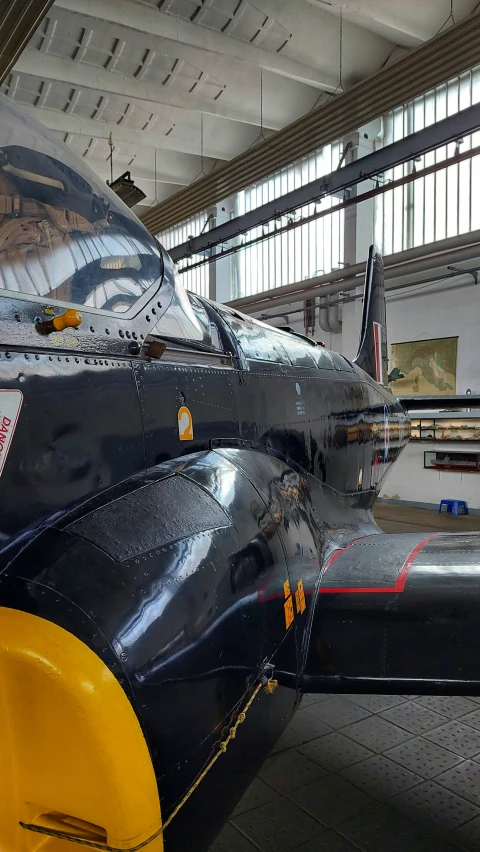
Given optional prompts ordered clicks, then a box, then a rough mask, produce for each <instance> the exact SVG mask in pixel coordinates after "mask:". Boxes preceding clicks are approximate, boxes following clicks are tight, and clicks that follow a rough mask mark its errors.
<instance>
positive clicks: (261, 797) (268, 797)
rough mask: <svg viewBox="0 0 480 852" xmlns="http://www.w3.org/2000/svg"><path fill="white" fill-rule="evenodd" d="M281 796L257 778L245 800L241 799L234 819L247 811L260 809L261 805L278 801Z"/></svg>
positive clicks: (244, 797)
mask: <svg viewBox="0 0 480 852" xmlns="http://www.w3.org/2000/svg"><path fill="white" fill-rule="evenodd" d="M279 796H280V794H279V793H277V791H276V790H274V789H273V788H272V787H270V786H269V785H268V784H265V782H264V781H261V780H260V778H255V779H254V780H253V781H252V783H251V784H250V787H249V788H248V790H247V792H246V793H245V794H244V796H243V798H242V799H240V801H239V803H238V805H237V807H236V808H235V810H234V812H233V814H232V819H234V818H235V817H236V816H238V815H239V814H244V813H246V812H247V811H251V810H253V808H258V807H260V805H266V804H267V802H273V801H274V799H278V798H279Z"/></svg>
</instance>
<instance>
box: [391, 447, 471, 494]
mask: <svg viewBox="0 0 480 852" xmlns="http://www.w3.org/2000/svg"><path fill="white" fill-rule="evenodd" d="M459 449H461V450H465V452H472V453H475V452H478V453H480V443H477V444H473V443H472V444H470V443H468V444H467V443H465V444H461V446H459V445H458V442H455V443H449V442H448V443H447V442H445V443H443V442H442V443H441V444H440V443H438V442H437V443H434V442H432V443H430V442H427V441H425V442H423V441H410V443H409V444H407V446H406V447H405V449H404V451H403V453H402V455H401V456H400V458H399V460H398V461H397V463H396V464H395V465H394V466H393V468H392V469H391V471H390V473H389V475H388V477H387V480H386V482H385V484H384V486H383V488H382V491H381V493H380V496H381V497H383V498H384V499H386V500H388V499H390V500H404V501H405V502H407V503H409V502H413V503H434V504H435V505H438V504H439V503H440V500H442V499H443V500H456V499H458V500H466V501H467V503H468V506H469V508H470V509H480V474H478V473H456V472H454V471H448V470H424V467H423V459H424V456H423V454H424V452H425V451H428V450H442V451H443V450H445V451H446V452H448V451H449V450H457V451H458V450H459Z"/></svg>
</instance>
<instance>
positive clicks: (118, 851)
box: [20, 679, 278, 852]
mask: <svg viewBox="0 0 480 852" xmlns="http://www.w3.org/2000/svg"><path fill="white" fill-rule="evenodd" d="M277 686H278V681H277V680H272V679H270V680H268V681H266V680H265V679H262V680H261V681H260V683H258V684H257V686H256V687H255V689H254V691H253V692H252V694H251V696H250V698H249V699H248V701H247V703H246V705H245V707H244V708H243V710H242V712H241V713H239V714H238V716H237V718H236V720H235V724H234V725H232V727H231V728H230V730H229V732H228V736H227V737H226V738H225V739H224V740H222V741H221V742H220V743H219V745H218V751H217V752H215V754H214V755H213V757H212V758H211V759H210V760H209V761H208V763H207V765H206V766H205V769H203V771H202V772H201V773H200V775H199V776H198V777H197V778H196V780H195V781H194V782H193V784H192V785H191V787H189V789H188V790H187V792H186V793H185V795H184V797H183V799H181V800H180V802H179V803H178V805H177V806H176V808H174V810H173V811H172V813H171V814H170V816H169V817H168V819H167V820H165V822H164V824H163V825H162V827H161V828H159V829H158V831H156V832H155V834H152V835H151V836H150V837H147V839H146V840H143V841H142V842H141V843H138V844H137V846H131V847H130V848H129V849H125V848H117V847H115V846H107V845H106V844H105V843H95V842H94V841H93V840H83V839H82V838H80V837H72V836H71V835H68V834H65V832H62V831H55V830H52V829H51V828H44V827H43V826H41V825H35V824H34V823H25V822H20V825H21V827H22V828H25V829H26V830H27V831H33V832H35V833H36V834H46V835H48V836H49V837H57V838H58V839H59V840H68V842H69V843H76V844H77V845H78V846H89V847H90V848H91V849H100V850H102V852H139V850H140V849H143V848H144V847H145V846H148V844H149V843H153V841H154V840H156V839H157V837H160V835H161V834H163V832H164V831H165V829H166V828H168V826H169V825H170V823H171V822H172V820H173V819H174V817H176V816H177V814H178V812H179V811H180V810H181V809H182V808H183V806H184V804H185V803H186V802H188V800H189V798H190V796H191V795H192V793H194V792H195V790H196V789H197V787H198V786H199V784H200V783H201V782H202V781H203V779H204V778H205V776H206V775H207V774H208V773H209V772H210V770H211V768H212V766H213V765H214V764H215V763H216V762H217V760H218V758H219V757H220V755H221V754H225V752H226V750H227V748H228V744H229V743H230V742H231V740H234V739H235V737H236V734H237V728H238V726H239V725H241V724H242V723H243V722H244V721H245V719H246V716H247V713H248V711H249V709H250V707H251V706H252V704H253V702H254V701H255V698H256V697H257V695H258V693H259V692H260V690H261V689H262V687H264V689H265V692H266V693H267V695H272V693H273V692H274V691H275V689H276V688H277Z"/></svg>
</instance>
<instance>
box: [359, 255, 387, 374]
mask: <svg viewBox="0 0 480 852" xmlns="http://www.w3.org/2000/svg"><path fill="white" fill-rule="evenodd" d="M387 359H388V356H387V323H386V310H385V277H384V269H383V258H382V255H381V254H380V252H379V251H378V249H377V247H376V246H374V245H372V246H370V251H369V253H368V261H367V270H366V274H365V294H364V300H363V317H362V331H361V334H360V346H359V348H358V352H357V354H356V356H355V358H354V362H355V364H357V365H358V366H359V367H361V368H362V370H364V371H365V372H366V373H368V375H369V376H371V377H372V379H375V381H376V382H379V383H380V384H382V385H386V384H387V383H388V360H387Z"/></svg>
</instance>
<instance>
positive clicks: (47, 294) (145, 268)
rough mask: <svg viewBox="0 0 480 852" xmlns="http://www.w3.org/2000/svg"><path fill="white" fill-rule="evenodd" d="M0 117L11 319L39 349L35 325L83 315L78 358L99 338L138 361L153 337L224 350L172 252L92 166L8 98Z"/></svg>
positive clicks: (0, 218)
mask: <svg viewBox="0 0 480 852" xmlns="http://www.w3.org/2000/svg"><path fill="white" fill-rule="evenodd" d="M0 117H1V119H2V120H1V122H0V295H2V296H5V297H7V298H6V299H5V300H2V316H3V317H4V318H6V316H7V315H8V313H9V307H10V309H11V310H10V313H11V314H12V316H14V317H15V318H16V319H17V318H18V317H19V320H18V319H17V322H18V321H21V322H22V325H23V323H24V322H25V324H26V326H27V327H29V334H28V335H27V336H28V337H29V342H30V343H32V342H35V343H37V344H38V345H39V346H42V343H44V341H42V339H41V335H37V336H35V335H34V333H33V330H32V325H33V326H34V327H36V328H37V330H38V328H39V327H40V326H41V325H42V324H44V321H45V320H48V317H49V316H50V315H53V314H55V315H56V314H58V313H59V312H61V310H62V309H65V308H67V309H68V308H74V309H76V310H77V311H79V312H80V313H81V317H82V321H81V324H79V326H78V328H76V329H75V332H73V331H72V332H71V333H70V338H69V340H70V344H72V345H76V346H77V347H78V348H79V350H81V349H84V348H85V347H86V348H88V347H89V346H90V347H91V345H92V344H93V343H94V340H93V338H92V334H94V335H95V341H96V342H97V343H98V338H99V337H101V338H103V348H105V347H107V348H108V349H109V350H112V349H113V350H114V351H117V352H118V351H119V348H120V349H121V348H122V346H123V348H124V349H125V348H126V349H127V352H130V353H132V352H133V348H132V347H133V343H132V341H138V343H141V341H142V340H145V339H146V338H147V336H149V335H152V334H153V335H154V336H160V337H166V338H171V339H174V340H178V341H185V342H188V343H189V344H190V345H193V346H195V345H196V346H198V347H199V348H206V349H210V350H213V351H222V344H221V341H220V336H219V333H218V329H217V327H216V325H215V323H214V322H213V323H212V321H211V317H209V316H208V314H207V311H206V310H205V307H204V305H203V304H202V302H201V300H200V299H198V298H197V297H196V296H194V295H193V294H187V293H186V291H185V290H184V288H183V286H182V284H181V282H180V277H179V275H178V274H177V273H176V271H175V270H174V267H173V264H172V263H171V261H170V258H169V257H168V255H167V254H166V252H164V251H163V249H162V248H161V246H160V245H159V244H158V242H157V241H156V240H155V238H154V237H153V236H152V235H151V234H150V233H149V232H148V231H147V230H146V228H144V226H143V225H142V224H141V223H140V222H139V220H138V219H137V218H136V217H135V216H134V215H133V213H132V212H131V211H130V210H129V208H128V207H126V206H125V205H124V204H123V202H121V201H120V200H119V199H118V197H117V196H116V195H115V193H114V192H112V191H111V190H110V188H109V187H108V186H107V185H105V184H103V183H102V181H101V180H99V179H98V178H97V177H96V175H94V173H93V172H91V171H90V169H89V167H88V163H87V162H85V160H80V159H79V158H78V157H76V156H74V155H72V154H71V153H70V152H69V150H68V149H67V148H65V146H63V145H60V144H57V142H56V140H55V139H54V138H53V137H52V136H51V135H50V134H49V133H48V132H46V131H45V130H44V129H43V128H42V127H41V126H40V125H39V124H38V123H37V122H36V121H35V120H34V119H33V118H30V117H29V116H26V115H25V114H24V113H23V112H21V111H20V110H18V109H17V107H16V106H15V105H14V104H12V102H11V101H9V100H8V99H7V98H5V97H4V96H2V95H0ZM7 300H8V301H7ZM16 331H17V333H18V332H20V331H21V328H20V327H17V329H16ZM74 333H75V338H74V337H73V334H74ZM55 341H56V342H57V343H58V345H59V346H62V344H65V339H63V340H62V339H61V337H59V336H58V335H57V337H55V336H54V337H53V338H50V342H51V343H53V342H55ZM6 342H7V344H8V333H7V340H6ZM114 342H115V345H113V343H114ZM83 344H85V345H83Z"/></svg>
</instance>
